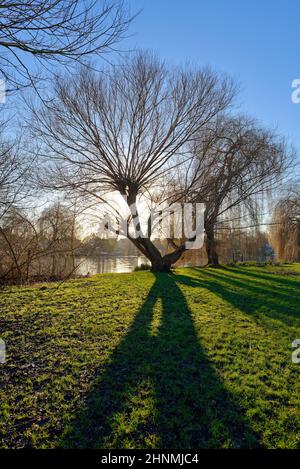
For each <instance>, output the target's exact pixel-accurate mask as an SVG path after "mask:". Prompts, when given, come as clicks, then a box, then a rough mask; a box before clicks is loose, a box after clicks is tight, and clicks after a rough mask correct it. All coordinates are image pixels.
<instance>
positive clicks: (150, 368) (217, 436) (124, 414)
mask: <svg viewBox="0 0 300 469" xmlns="http://www.w3.org/2000/svg"><path fill="white" fill-rule="evenodd" d="M180 277H183V276H180ZM186 279H187V277H186ZM177 281H182V278H178V276H177V275H174V274H157V275H156V276H155V281H154V284H153V286H152V288H151V290H150V291H149V294H148V297H147V299H146V301H145V303H144V304H143V306H142V307H141V309H140V311H139V312H138V313H137V315H136V317H135V320H134V323H133V324H132V326H131V328H130V330H129V332H128V333H127V334H126V336H125V337H124V338H123V340H122V341H121V343H120V344H119V346H118V347H117V349H116V350H115V351H114V352H113V354H112V356H111V361H110V364H109V365H108V366H107V368H106V370H105V371H104V372H103V373H102V375H101V376H99V377H98V378H97V379H96V381H95V384H94V387H93V389H92V390H91V392H90V395H89V396H88V397H87V399H86V403H85V407H84V408H83V409H82V410H81V411H79V413H78V415H77V416H76V417H75V419H74V420H73V422H71V424H70V426H69V427H68V428H67V429H66V431H65V434H64V438H63V441H62V443H61V445H62V447H69V448H70V447H71V448H103V447H104V448H122V447H132V448H147V447H155V448H193V447H194V448H196V447H198V448H199V447H200V448H208V447H236V448H237V447H255V446H258V437H257V435H255V434H254V433H253V431H252V430H251V428H250V426H249V424H248V422H247V420H246V418H245V416H244V414H243V411H242V409H241V408H239V406H238V403H237V402H236V401H235V398H234V396H233V395H231V394H230V393H229V392H228V391H227V390H226V389H225V388H224V386H223V384H222V383H221V382H220V380H219V378H218V376H217V375H216V372H215V370H214V369H213V367H212V366H211V364H210V363H209V361H208V359H207V357H206V355H205V352H204V350H203V349H202V347H201V345H200V344H199V341H198V338H197V335H196V332H195V330H194V325H193V321H192V318H191V315H190V311H189V308H188V305H187V303H186V299H185V297H184V295H183V294H182V292H181V290H180V288H179V286H178V285H177ZM191 282H192V280H191ZM159 304H160V306H161V308H159V307H158V306H159Z"/></svg>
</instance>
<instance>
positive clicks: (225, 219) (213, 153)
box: [189, 116, 294, 266]
mask: <svg viewBox="0 0 300 469" xmlns="http://www.w3.org/2000/svg"><path fill="white" fill-rule="evenodd" d="M214 124H215V125H214V126H211V127H210V128H209V130H208V131H207V132H206V134H205V135H204V136H203V137H202V138H201V139H198V140H196V142H195V144H194V149H193V151H194V152H195V156H196V158H195V162H196V164H195V166H194V171H195V174H194V178H193V185H192V187H191V188H190V194H189V198H190V199H192V200H201V201H202V202H204V203H205V204H206V212H205V220H204V227H205V232H206V252H207V258H208V264H209V265H212V266H218V265H219V254H218V248H217V241H216V230H217V227H220V226H221V227H222V228H223V229H224V228H225V225H227V226H228V227H230V226H231V222H232V221H233V220H232V217H235V218H234V221H235V222H238V226H239V227H241V226H242V225H243V224H244V225H245V222H247V221H248V222H249V221H251V223H250V224H251V225H253V223H254V224H256V225H257V226H258V225H259V223H260V222H261V223H262V221H261V220H260V208H261V207H260V206H261V204H262V203H263V202H264V199H265V198H266V196H267V195H270V193H271V191H274V190H275V189H276V187H278V184H280V182H281V181H282V178H283V176H284V175H285V172H286V170H287V169H288V168H289V167H290V166H291V164H292V161H293V158H294V155H293V151H290V150H289V149H288V148H287V146H286V144H285V142H284V141H283V139H282V138H279V137H278V136H277V135H276V134H275V133H274V132H272V131H270V130H268V129H265V128H263V127H261V126H259V125H258V124H257V123H256V122H255V121H254V120H253V119H250V118H249V117H246V116H234V117H228V116H225V117H224V116H222V118H221V119H218V120H216V121H215V123H214ZM237 209H238V210H239V212H240V214H241V216H240V219H238V220H237V215H236V211H237ZM242 218H243V221H244V223H243V222H242V220H241V219H242ZM222 225H223V226H222ZM246 226H247V224H246Z"/></svg>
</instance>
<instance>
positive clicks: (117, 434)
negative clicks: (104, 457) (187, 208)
mask: <svg viewBox="0 0 300 469" xmlns="http://www.w3.org/2000/svg"><path fill="white" fill-rule="evenodd" d="M57 287H58V285H57V284H48V285H46V288H43V289H41V285H34V286H30V287H28V286H27V287H26V286H25V287H7V288H4V289H2V290H1V292H0V338H2V339H4V340H5V342H6V346H7V355H8V356H7V363H6V364H4V365H0V402H1V414H0V447H2V448H21V447H36V448H53V447H61V446H62V447H98V448H99V447H105V448H117V447H126V448H178V449H179V448H189V447H198V448H209V447H213V448H215V447H218V448H232V447H233V448H240V447H248V448H252V447H266V448H297V447H300V444H299V441H300V409H299V403H300V364H293V363H292V362H291V352H292V348H291V343H292V341H293V340H294V339H296V338H300V288H299V287H300V265H294V266H288V265H286V266H281V267H272V266H266V267H263V268H261V267H239V268H235V267H233V268H228V269H197V268H194V269H192V268H189V269H178V270H176V271H175V272H174V273H172V274H170V275H168V274H159V275H154V274H152V273H151V272H136V273H131V274H111V275H110V274H106V275H98V276H95V277H93V278H91V279H83V280H76V281H69V282H66V283H64V284H62V285H61V286H60V287H59V288H57Z"/></svg>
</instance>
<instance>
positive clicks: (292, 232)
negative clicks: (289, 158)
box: [271, 185, 300, 262]
mask: <svg viewBox="0 0 300 469" xmlns="http://www.w3.org/2000/svg"><path fill="white" fill-rule="evenodd" d="M271 239H272V242H273V244H274V247H275V250H276V253H277V256H278V257H279V259H283V260H286V261H292V262H294V261H297V260H299V259H300V188H299V186H297V185H295V186H294V187H289V189H288V194H287V195H285V196H284V197H283V198H282V199H281V200H279V202H278V203H277V205H276V207H275V210H274V214H273V224H272V226H271Z"/></svg>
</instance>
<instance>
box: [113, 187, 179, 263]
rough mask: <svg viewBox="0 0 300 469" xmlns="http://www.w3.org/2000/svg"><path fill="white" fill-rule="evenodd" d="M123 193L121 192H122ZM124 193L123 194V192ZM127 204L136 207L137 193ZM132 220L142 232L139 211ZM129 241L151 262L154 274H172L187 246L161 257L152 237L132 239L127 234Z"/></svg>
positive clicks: (131, 195)
mask: <svg viewBox="0 0 300 469" xmlns="http://www.w3.org/2000/svg"><path fill="white" fill-rule="evenodd" d="M120 192H121V190H120ZM121 193H122V192H121ZM127 203H128V206H129V208H130V207H132V206H133V205H135V203H136V193H134V192H133V193H131V194H130V195H128V198H127ZM132 218H133V221H135V225H134V226H135V228H136V231H137V232H139V231H140V228H141V227H140V222H139V216H138V213H137V210H136V209H135V210H132ZM127 237H128V239H129V240H130V241H131V242H132V243H133V244H134V245H135V246H136V247H137V248H138V249H139V251H140V252H141V253H142V254H143V255H144V256H145V257H146V258H147V259H148V260H149V261H150V263H151V271H152V272H170V270H171V266H172V265H173V264H175V262H177V261H178V260H179V259H180V257H181V256H182V254H183V253H184V251H186V247H185V244H184V243H183V244H182V245H181V246H179V247H178V248H175V250H174V251H173V252H171V253H169V254H166V255H164V256H162V255H161V253H160V251H159V249H157V247H156V246H155V245H154V244H153V242H152V241H151V240H150V237H148V238H144V237H141V236H137V237H131V236H130V235H129V234H128V233H127Z"/></svg>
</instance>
